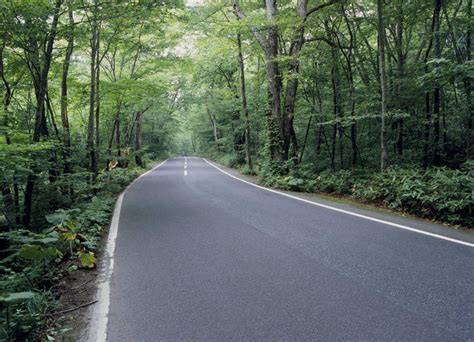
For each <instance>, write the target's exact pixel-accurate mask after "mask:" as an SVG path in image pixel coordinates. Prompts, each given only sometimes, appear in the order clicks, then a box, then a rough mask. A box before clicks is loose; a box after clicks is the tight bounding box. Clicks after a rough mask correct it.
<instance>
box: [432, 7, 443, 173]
mask: <svg viewBox="0 0 474 342" xmlns="http://www.w3.org/2000/svg"><path fill="white" fill-rule="evenodd" d="M440 13H441V0H434V30H433V35H434V54H435V58H436V59H440V58H441V38H440V32H439V28H440ZM435 70H436V74H439V72H440V70H439V65H437V64H436V66H435ZM440 107H441V89H440V85H439V81H438V80H436V81H435V89H434V92H433V119H434V122H433V124H434V139H433V140H434V141H433V145H434V148H433V163H434V164H435V165H439V164H440V146H439V144H440Z"/></svg>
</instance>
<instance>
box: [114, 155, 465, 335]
mask: <svg viewBox="0 0 474 342" xmlns="http://www.w3.org/2000/svg"><path fill="white" fill-rule="evenodd" d="M184 165H185V158H176V159H170V160H168V161H167V162H166V163H165V164H163V165H162V166H161V167H160V168H157V169H155V170H154V171H152V172H151V173H149V174H147V175H146V176H144V177H142V178H140V179H139V180H138V181H136V182H135V183H134V184H133V186H131V187H130V188H129V189H128V190H127V192H126V193H125V196H124V199H123V203H122V207H121V214H120V219H119V223H118V236H117V241H116V247H115V256H114V271H113V274H112V277H111V281H110V306H109V313H108V324H107V340H108V341H232V340H233V341H263V340H267V341H307V340H319V341H339V340H349V341H354V340H357V341H360V340H363V341H375V340H376V341H381V340H384V341H385V340H387V341H391V340H393V341H457V340H471V341H472V340H474V272H473V269H474V267H473V266H474V248H472V247H470V246H465V245H461V244H458V243H454V242H451V241H446V240H442V239H439V238H436V237H432V236H426V235H422V234H418V233H415V232H411V231H407V230H403V229H398V228H396V227H393V226H388V225H386V224H383V223H380V222H374V221H370V220H367V219H364V218H361V217H355V216H351V215H348V214H345V213H341V212H336V211H333V210H329V209H326V208H320V207H316V206H314V205H311V204H308V203H304V202H300V201H297V200H294V199H291V198H287V197H284V196H281V195H278V194H275V193H271V192H267V191H265V190H262V189H258V188H256V187H253V186H251V185H248V184H245V183H242V182H240V181H238V180H236V179H233V178H231V177H229V176H228V175H226V174H223V173H222V172H220V171H219V170H217V169H215V168H214V167H212V166H210V165H209V164H207V163H206V162H205V161H204V160H203V159H199V158H187V162H186V170H185V169H184ZM185 173H186V174H185ZM354 210H355V211H356V210H357V209H355V208H354ZM378 215H379V216H380V214H378ZM387 220H391V221H393V222H396V221H397V220H398V219H397V218H396V217H389V216H387ZM400 220H402V219H400ZM403 220H404V221H403V224H407V220H406V219H403ZM408 223H410V221H409V220H408ZM412 223H413V225H414V226H415V225H420V223H419V222H417V221H413V222H412ZM437 229H439V228H437ZM445 230H446V234H447V236H449V234H450V233H449V230H447V229H445ZM453 234H454V233H453ZM455 234H457V235H456V238H458V237H459V236H460V233H455ZM461 235H462V234H461ZM466 239H467V240H466V241H469V239H471V241H472V235H466Z"/></svg>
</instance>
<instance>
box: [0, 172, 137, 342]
mask: <svg viewBox="0 0 474 342" xmlns="http://www.w3.org/2000/svg"><path fill="white" fill-rule="evenodd" d="M142 172H143V169H138V168H135V169H116V170H112V171H110V172H106V173H102V174H100V175H99V176H98V177H97V180H96V182H95V183H93V184H90V183H88V182H86V181H83V180H85V178H86V177H88V176H90V174H87V175H86V177H80V176H77V177H78V180H80V182H79V184H78V185H77V184H75V185H76V187H75V190H76V191H75V196H76V201H75V205H74V207H73V208H68V209H58V210H56V211H55V212H54V213H50V214H49V215H46V221H47V222H48V223H49V225H50V228H48V229H44V230H42V231H40V232H36V233H35V232H32V231H30V230H26V229H17V230H12V231H9V232H4V233H0V239H1V240H3V241H4V242H5V241H6V242H7V245H8V249H7V250H6V251H2V252H3V254H2V259H1V260H0V289H1V290H0V340H2V341H3V340H11V341H14V340H19V341H26V340H41V339H43V338H41V337H38V333H39V331H40V330H41V329H42V328H44V327H45V326H46V324H47V321H48V317H50V316H48V315H50V314H51V312H53V311H54V310H55V305H56V301H55V298H54V294H53V293H51V292H50V288H51V286H52V285H53V284H55V283H57V282H58V280H59V279H61V277H62V276H63V273H64V272H66V273H67V272H74V270H76V269H77V267H83V268H93V267H95V262H96V258H95V252H97V247H98V243H99V240H100V237H101V235H102V233H103V232H104V231H105V229H106V227H107V224H108V222H109V218H110V215H111V213H112V210H113V207H114V203H115V195H116V194H117V193H119V192H120V191H122V190H123V189H124V187H125V186H127V185H128V184H129V183H130V182H131V181H132V180H133V179H134V178H136V177H137V176H138V175H139V174H140V173H142ZM65 261H68V264H69V267H68V268H67V270H65V269H64V268H65V267H63V266H62V265H65V263H64V262H65ZM43 337H44V336H43Z"/></svg>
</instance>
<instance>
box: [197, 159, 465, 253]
mask: <svg viewBox="0 0 474 342" xmlns="http://www.w3.org/2000/svg"><path fill="white" fill-rule="evenodd" d="M203 159H204V161H205V162H206V163H208V164H209V165H211V166H212V167H214V168H216V169H217V170H219V171H220V172H222V173H224V174H226V175H227V176H229V177H232V178H234V179H237V180H239V181H241V182H244V183H247V184H248V185H251V186H254V187H256V188H259V189H262V190H266V191H269V192H273V193H275V194H278V195H282V196H285V197H288V198H292V199H295V200H298V201H301V202H305V203H309V204H312V205H315V206H318V207H322V208H326V209H329V210H334V211H338V212H340V213H344V214H347V215H352V216H356V217H360V218H363V219H366V220H369V221H374V222H378V223H382V224H385V225H388V226H392V227H396V228H400V229H405V230H409V231H411V232H414V233H418V234H423V235H428V236H431V237H435V238H438V239H442V240H446V241H450V242H454V243H458V244H460V245H464V246H468V247H474V243H470V242H467V241H462V240H457V239H453V238H450V237H447V236H444V235H439V234H435V233H430V232H425V231H424V230H419V229H416V228H412V227H408V226H404V225H402V224H398V223H393V222H390V221H385V220H380V219H378V218H375V217H370V216H366V215H362V214H357V213H354V212H352V211H347V210H344V209H339V208H336V207H331V206H329V205H325V204H321V203H317V202H313V201H310V200H307V199H304V198H300V197H296V196H292V195H289V194H285V193H284V192H280V191H277V190H273V189H269V188H265V187H263V186H260V185H257V184H254V183H251V182H249V181H246V180H244V179H241V178H239V177H236V176H234V175H232V174H230V173H229V172H227V171H224V170H222V169H221V168H220V167H218V166H216V165H214V164H213V163H211V162H210V161H208V160H207V159H205V158H203Z"/></svg>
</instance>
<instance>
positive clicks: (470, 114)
mask: <svg viewBox="0 0 474 342" xmlns="http://www.w3.org/2000/svg"><path fill="white" fill-rule="evenodd" d="M471 16H472V0H467V7H466V17H467V23H468V27H467V31H466V61H467V62H470V61H471V54H472V51H471V49H472V47H471V34H472V26H471V25H472V24H471ZM464 92H465V93H466V107H467V149H466V150H467V151H466V157H467V159H471V158H473V154H474V149H473V144H474V142H473V138H474V134H473V131H474V103H473V101H472V83H471V79H470V78H469V77H466V78H465V79H464Z"/></svg>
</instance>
